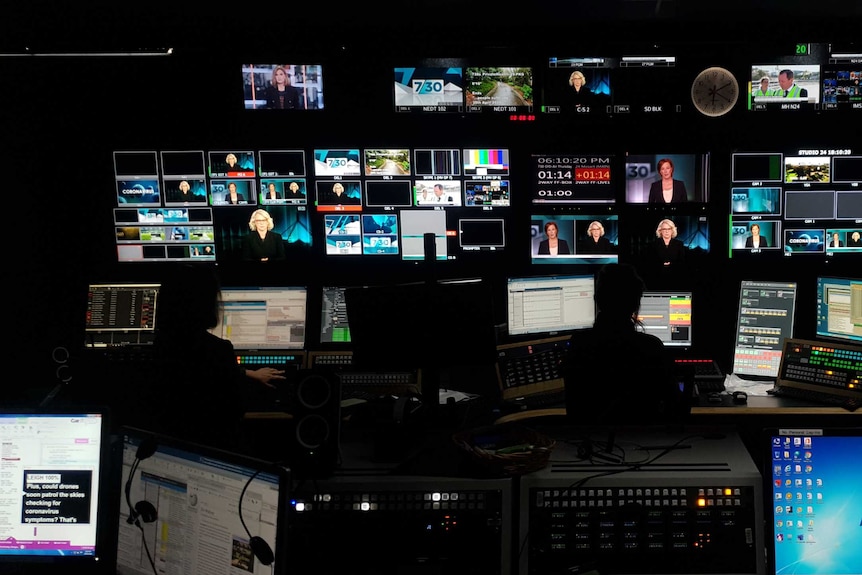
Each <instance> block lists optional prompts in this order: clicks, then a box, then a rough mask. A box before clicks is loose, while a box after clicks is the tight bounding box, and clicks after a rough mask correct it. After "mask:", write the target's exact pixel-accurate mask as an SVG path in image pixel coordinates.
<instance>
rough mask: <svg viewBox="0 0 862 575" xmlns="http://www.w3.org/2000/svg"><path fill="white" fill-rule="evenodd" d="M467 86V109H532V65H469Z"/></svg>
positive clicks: (495, 111) (499, 110)
mask: <svg viewBox="0 0 862 575" xmlns="http://www.w3.org/2000/svg"><path fill="white" fill-rule="evenodd" d="M464 87H465V93H464V102H465V104H466V106H467V107H466V110H467V112H492V113H500V112H504V113H507V114H525V113H531V112H532V111H533V69H532V68H531V67H529V66H509V67H506V66H492V67H481V68H479V67H468V68H465V69H464Z"/></svg>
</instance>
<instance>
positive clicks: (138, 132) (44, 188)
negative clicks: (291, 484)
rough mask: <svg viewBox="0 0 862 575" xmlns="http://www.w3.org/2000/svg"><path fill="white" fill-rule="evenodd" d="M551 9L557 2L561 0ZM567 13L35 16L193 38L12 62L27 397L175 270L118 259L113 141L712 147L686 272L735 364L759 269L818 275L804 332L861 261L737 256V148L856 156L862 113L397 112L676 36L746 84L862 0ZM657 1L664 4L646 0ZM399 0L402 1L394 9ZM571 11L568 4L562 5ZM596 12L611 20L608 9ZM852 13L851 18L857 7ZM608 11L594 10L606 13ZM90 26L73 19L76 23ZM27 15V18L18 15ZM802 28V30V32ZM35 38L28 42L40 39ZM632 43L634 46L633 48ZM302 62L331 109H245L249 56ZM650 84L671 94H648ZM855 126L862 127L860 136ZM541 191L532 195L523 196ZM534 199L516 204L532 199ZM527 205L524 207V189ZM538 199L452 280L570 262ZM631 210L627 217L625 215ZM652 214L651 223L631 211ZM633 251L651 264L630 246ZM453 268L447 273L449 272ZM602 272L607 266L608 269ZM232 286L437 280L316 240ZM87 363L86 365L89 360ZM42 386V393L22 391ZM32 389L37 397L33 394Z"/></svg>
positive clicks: (96, 40)
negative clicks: (142, 50)
mask: <svg viewBox="0 0 862 575" xmlns="http://www.w3.org/2000/svg"><path fill="white" fill-rule="evenodd" d="M548 4H551V3H548ZM589 4H591V3H583V4H575V5H572V6H569V7H568V8H567V9H560V8H558V7H553V6H545V5H544V4H542V3H539V4H536V5H533V6H530V7H526V6H525V7H522V8H521V9H519V10H516V11H515V12H514V13H511V14H508V13H507V14H503V13H500V14H491V15H489V14H487V13H482V12H480V11H479V10H478V9H477V8H464V9H462V8H461V7H459V6H456V5H454V4H453V5H452V6H447V4H446V3H443V4H442V5H441V4H437V5H436V8H431V7H426V8H423V7H422V6H421V5H420V6H417V7H416V9H418V10H420V12H419V13H417V14H413V15H411V16H410V17H408V16H406V15H399V16H398V17H397V18H396V17H395V15H394V14H391V13H388V14H385V15H380V14H375V13H373V12H376V11H377V10H374V11H368V10H369V9H367V8H362V9H360V8H359V7H358V6H357V7H356V10H355V11H353V12H349V13H346V12H344V11H339V13H338V18H337V21H336V22H332V19H331V18H323V17H322V16H321V15H320V14H317V13H315V12H313V11H312V10H310V9H301V10H299V11H297V12H294V13H285V14H280V13H279V14H264V13H260V14H257V13H256V14H252V15H249V16H248V21H245V20H244V18H245V15H246V13H245V12H243V15H242V17H240V18H239V22H238V21H237V19H236V18H230V17H229V16H230V15H229V14H201V13H197V12H194V13H191V12H190V13H184V12H176V11H171V10H170V9H165V10H164V11H161V12H160V11H159V10H157V9H153V10H147V11H144V10H143V9H140V10H138V9H133V8H126V9H124V10H122V9H120V8H117V7H109V6H98V5H97V4H94V5H92V6H90V7H89V9H82V10H80V11H79V12H77V13H76V14H75V15H64V14H58V13H51V14H44V16H45V19H40V18H39V15H38V14H37V13H36V12H35V11H34V12H33V13H27V14H22V15H21V16H20V17H19V19H18V20H17V23H18V24H20V25H19V26H17V27H13V31H12V33H11V34H9V35H7V36H6V37H5V42H6V43H8V48H6V49H7V50H8V51H10V52H15V53H22V52H26V51H27V49H29V50H30V51H38V50H45V51H55V52H60V51H78V50H82V51H87V50H91V51H92V50H99V51H103V50H114V49H130V48H138V47H153V46H162V47H164V46H174V47H175V51H174V55H173V56H171V57H167V58H147V57H84V56H73V57H60V56H53V57H25V56H21V57H11V58H3V59H2V61H0V63H2V64H3V68H4V69H3V74H2V77H3V79H2V90H0V97H2V106H1V107H0V120H2V125H3V126H4V130H5V134H4V135H3V137H2V140H3V142H4V144H5V145H4V149H6V150H7V154H6V158H7V161H8V162H9V164H8V170H7V171H6V172H5V173H6V174H7V176H9V177H10V178H9V180H7V181H11V183H9V185H8V188H7V189H6V190H5V192H6V194H7V198H9V202H8V203H7V204H6V206H7V210H8V211H7V221H9V222H11V230H10V229H9V228H8V227H7V237H8V238H9V239H10V241H9V242H7V253H8V254H9V255H11V256H12V258H11V260H9V263H8V264H7V273H6V277H7V278H10V279H11V281H10V286H9V287H10V288H11V297H10V300H11V302H12V304H11V305H10V307H11V308H13V310H14V311H13V316H12V317H13V326H14V327H13V329H12V331H13V333H15V334H16V337H15V338H14V342H13V344H12V347H11V349H10V352H11V356H12V357H13V358H14V359H15V360H17V361H19V362H22V363H23V364H25V365H28V366H33V370H34V371H33V375H34V377H33V380H34V381H33V382H30V383H28V384H27V389H30V390H31V389H33V388H35V389H38V390H39V391H37V392H33V393H36V395H38V394H39V393H41V390H43V389H46V388H50V387H51V386H53V385H54V383H56V375H55V371H56V368H57V363H56V362H55V361H54V360H53V359H52V352H53V351H54V349H55V348H56V347H58V346H60V347H66V348H69V349H70V350H71V351H72V358H71V359H70V362H71V363H72V364H74V361H75V354H76V352H77V350H78V343H79V341H80V340H82V329H83V305H84V299H83V298H84V293H85V289H86V285H87V283H88V282H90V281H112V280H151V279H152V280H158V279H159V277H161V276H162V274H165V273H170V266H169V265H159V264H141V265H139V264H118V263H117V262H116V252H115V248H114V243H113V236H112V234H113V230H112V227H113V226H112V221H111V213H112V212H111V208H112V207H113V205H114V204H113V201H114V191H113V185H114V184H113V173H112V156H111V154H112V151H114V150H147V149H155V150H164V149H176V150H181V149H204V150H208V149H224V148H246V149H255V150H257V149H305V150H307V151H310V150H311V149H313V148H315V147H330V148H332V147H339V146H347V147H358V148H365V147H378V146H379V147H394V146H405V147H415V146H422V147H433V146H440V147H457V148H469V147H472V146H476V147H486V146H489V147H506V148H508V149H509V150H510V155H511V156H510V157H511V162H512V178H511V180H512V188H513V190H528V189H529V188H530V186H531V183H532V182H531V180H530V178H531V176H530V173H531V167H530V163H529V161H530V160H529V158H530V154H533V153H544V152H548V153H553V152H571V153H580V152H584V153H592V152H599V153H611V154H615V155H617V156H618V157H621V156H622V154H624V153H625V152H626V151H637V150H643V151H645V152H650V151H655V150H662V149H672V150H678V151H682V152H686V151H691V152H709V153H710V155H711V158H712V165H711V181H710V187H711V190H712V196H711V200H710V204H709V205H708V206H707V207H706V208H705V210H706V213H708V214H709V215H710V217H711V218H712V227H711V234H712V237H711V242H712V245H713V246H714V248H713V250H712V251H711V252H710V254H709V255H708V256H707V257H704V258H701V259H699V260H697V261H696V262H695V263H694V264H693V265H692V267H691V269H690V270H689V272H688V273H687V275H686V278H685V282H686V283H687V284H688V285H690V286H692V287H693V289H695V291H696V293H697V297H698V299H699V300H700V301H701V302H709V303H708V304H706V303H699V304H698V306H699V308H698V309H700V310H703V311H702V313H704V314H705V315H707V316H709V321H708V322H707V324H708V325H709V326H710V331H711V333H710V336H709V338H706V339H701V342H706V343H707V345H704V347H705V348H707V349H709V350H711V351H709V353H711V354H712V355H713V356H715V357H716V358H717V359H719V360H720V361H722V362H723V363H727V362H729V359H730V345H731V341H732V337H733V334H732V324H733V316H735V306H736V298H737V295H738V282H739V280H740V279H743V278H745V279H761V278H762V279H766V278H770V279H782V280H796V281H798V282H799V284H800V303H801V306H800V309H799V316H798V324H797V325H798V330H797V331H798V333H801V334H805V335H810V334H811V333H813V320H814V317H813V310H812V309H811V307H810V306H811V305H812V302H813V290H814V286H813V278H814V277H816V275H818V274H821V273H829V274H834V275H844V276H853V277H858V276H859V275H860V273H859V267H860V266H859V261H858V258H856V261H847V260H846V259H844V260H837V259H833V260H832V261H827V260H826V259H825V258H810V259H808V260H803V258H796V257H794V258H781V257H770V258H768V259H767V258H761V259H756V258H751V257H749V258H733V259H731V258H729V257H728V253H727V250H726V249H725V248H723V246H726V245H728V240H727V230H726V229H724V228H725V226H723V225H722V222H723V221H726V218H727V215H728V206H729V197H728V194H729V188H730V186H729V164H730V154H731V153H732V152H733V151H735V150H752V149H764V150H772V149H775V148H782V147H784V146H794V145H798V146H800V147H833V148H834V147H843V148H853V149H854V151H856V152H858V151H859V149H858V148H859V145H858V133H859V132H860V131H862V130H860V129H859V128H862V111H859V113H857V114H856V115H847V114H844V115H834V114H833V115H828V114H821V113H811V114H800V115H797V116H792V115H783V114H765V115H753V114H752V113H750V112H747V111H746V110H744V109H743V106H742V105H741V104H740V105H737V107H736V109H735V110H734V111H732V112H731V113H730V114H728V115H727V116H724V117H721V118H706V117H703V116H700V115H699V114H697V113H696V112H694V111H693V110H692V109H690V107H689V109H687V110H684V111H683V112H682V113H680V114H674V115H662V116H660V117H652V118H632V117H624V116H620V115H617V116H612V117H601V118H594V119H588V120H585V119H582V118H560V117H554V116H549V115H542V114H538V113H537V114H536V118H535V120H534V121H530V122H511V121H509V120H508V118H506V117H500V116H491V115H487V114H485V115H482V116H480V117H474V116H468V115H461V114H448V115H445V116H438V115H434V116H428V115H421V114H407V115H403V114H401V115H398V114H395V113H394V112H393V111H392V95H391V84H392V79H391V78H392V73H391V70H392V67H393V66H403V65H408V66H409V65H414V64H415V62H416V60H417V59H419V58H427V57H433V58H453V57H456V58H468V59H471V60H474V61H479V60H485V61H493V62H495V63H497V64H499V65H522V64H523V65H532V66H534V67H535V69H536V70H537V71H541V70H542V69H543V66H544V63H545V62H546V61H547V57H548V56H549V55H559V54H561V53H565V54H583V55H590V54H591V53H592V54H601V53H602V52H607V51H611V50H614V51H619V50H620V49H628V50H631V51H636V50H637V48H638V47H639V46H642V47H644V48H645V49H646V48H647V47H653V46H655V45H659V46H662V47H667V48H668V49H669V50H672V51H673V52H674V53H676V54H677V55H678V58H679V66H678V72H679V75H680V85H681V86H686V85H688V84H689V83H690V80H691V79H693V77H694V76H695V74H696V73H697V72H698V71H699V70H700V69H702V68H704V67H707V66H711V65H721V66H724V67H727V68H729V69H731V70H732V71H734V72H735V73H736V74H737V76H738V77H739V78H741V79H746V78H747V76H748V70H749V68H750V65H751V63H752V59H753V58H754V56H755V55H756V54H757V51H758V50H765V51H766V52H767V53H769V54H770V55H772V54H774V53H775V52H776V51H779V52H782V51H784V50H786V49H790V47H791V46H792V44H793V43H794V42H797V41H807V42H829V41H846V40H852V39H856V37H857V36H858V30H859V26H858V25H859V23H860V18H859V11H858V8H857V9H856V10H855V11H854V9H853V8H850V10H851V11H850V12H849V13H848V12H846V10H847V8H846V7H839V6H835V7H832V6H831V4H830V3H825V4H824V6H823V7H822V12H820V13H814V14H812V13H811V11H810V10H806V11H805V16H804V17H803V16H801V12H800V15H797V14H796V13H793V12H791V11H790V10H791V8H788V7H787V6H786V3H785V5H784V7H783V8H777V10H778V11H776V12H773V13H768V12H767V11H765V10H764V11H763V12H754V13H753V12H746V11H743V10H742V8H743V7H742V6H740V7H739V8H740V9H739V10H735V11H731V10H729V9H728V10H724V11H719V12H715V13H707V12H706V11H701V10H696V9H694V8H692V7H691V6H689V5H687V4H686V5H683V4H681V3H680V4H674V3H670V2H667V3H665V5H664V8H662V6H661V3H657V4H656V5H651V4H650V6H652V7H653V8H654V10H653V11H652V12H647V13H641V12H635V8H634V7H635V5H636V4H638V3H634V2H620V3H609V4H605V3H603V5H605V6H606V7H605V9H603V10H599V11H596V9H595V8H594V7H592V6H590V5H589ZM647 4H649V3H647ZM379 10H383V11H391V10H393V9H392V8H382V7H381V8H379ZM561 10H562V11H561ZM590 10H592V12H590ZM842 11H843V12H842ZM589 16H592V19H591V18H590V17H589ZM64 17H68V18H72V21H71V22H70V23H69V22H67V24H69V25H64V21H63V18H64ZM13 20H14V17H13ZM800 37H801V38H800ZM22 46H23V47H25V48H22ZM621 47H625V48H621ZM282 59H288V60H293V61H302V60H307V61H314V62H319V63H322V64H323V65H324V67H325V82H326V84H325V86H324V92H325V96H326V108H325V110H323V111H321V112H319V113H303V114H297V115H291V116H285V117H274V116H272V115H270V114H260V115H254V114H249V113H247V112H245V111H243V110H241V106H240V104H239V92H238V89H239V88H238V85H237V82H238V68H239V65H240V64H241V63H243V62H249V61H271V60H282ZM643 89H644V90H650V89H652V87H651V86H644V87H643ZM854 127H855V128H854ZM522 198H523V196H522ZM513 201H515V200H513ZM522 201H523V200H522ZM530 209H531V208H530V206H529V205H528V204H527V203H520V204H519V203H517V202H516V204H515V205H513V207H512V213H513V216H512V218H513V221H514V222H515V225H513V226H511V237H510V241H511V249H507V250H506V252H505V253H504V254H498V255H495V256H493V257H492V256H483V257H484V258H485V259H481V258H479V259H470V258H465V259H464V260H463V261H462V262H455V263H452V264H451V265H450V264H446V266H448V267H445V268H443V269H442V273H444V274H446V275H450V276H452V277H457V276H459V275H476V274H477V273H478V274H481V275H485V276H487V277H491V278H496V279H501V278H503V277H505V276H506V275H511V274H518V273H546V272H554V271H570V270H566V269H565V268H559V269H556V268H554V267H553V266H541V268H537V267H531V266H530V265H529V258H528V250H529V248H528V245H529V239H528V237H527V236H526V233H527V228H528V225H527V224H526V222H527V221H528V220H529V211H530ZM621 209H624V208H621ZM631 217H634V216H631ZM623 259H631V260H633V261H634V263H636V264H637V263H639V262H637V261H636V259H637V258H635V257H631V258H629V257H627V256H626V255H623ZM437 269H438V270H440V269H441V268H439V267H438V268H437ZM590 271H593V270H590ZM219 272H220V274H221V275H222V277H223V281H224V282H225V283H235V284H236V283H243V284H247V283H249V282H256V281H259V282H261V283H295V282H300V283H307V284H312V285H315V284H316V285H319V284H320V283H322V282H328V281H332V282H346V283H367V282H377V281H382V280H385V281H400V280H407V279H415V278H417V277H422V275H423V273H424V270H423V269H422V268H421V266H417V265H415V264H405V263H403V262H398V263H396V264H395V265H392V263H391V262H388V263H378V262H374V263H369V262H367V261H364V260H363V261H359V260H358V259H357V260H349V259H345V260H332V259H327V258H325V257H323V255H322V252H318V251H313V252H312V253H311V254H310V255H309V257H307V258H303V259H302V260H301V261H291V262H288V263H287V264H286V265H284V266H281V267H279V268H277V269H276V268H270V269H267V270H266V271H265V272H261V271H260V270H259V269H250V268H248V267H245V266H227V267H226V266H221V267H220V269H219ZM73 373H74V370H73ZM22 389H23V388H22ZM21 393H31V391H25V392H21Z"/></svg>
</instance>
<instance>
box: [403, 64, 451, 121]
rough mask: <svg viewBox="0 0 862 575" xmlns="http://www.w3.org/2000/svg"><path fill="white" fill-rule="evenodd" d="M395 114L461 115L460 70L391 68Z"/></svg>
mask: <svg viewBox="0 0 862 575" xmlns="http://www.w3.org/2000/svg"><path fill="white" fill-rule="evenodd" d="M394 97H395V111H396V112H463V111H464V78H463V69H462V68H460V67H452V68H395V85H394Z"/></svg>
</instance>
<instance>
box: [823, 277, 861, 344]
mask: <svg viewBox="0 0 862 575" xmlns="http://www.w3.org/2000/svg"><path fill="white" fill-rule="evenodd" d="M817 337H818V338H824V339H831V340H841V341H848V342H862V280H860V279H848V278H836V277H825V276H819V277H818V278H817Z"/></svg>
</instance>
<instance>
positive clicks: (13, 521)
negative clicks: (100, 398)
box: [0, 406, 116, 573]
mask: <svg viewBox="0 0 862 575" xmlns="http://www.w3.org/2000/svg"><path fill="white" fill-rule="evenodd" d="M107 415H108V412H107V411H106V409H104V408H88V407H80V406H79V407H75V408H72V409H60V408H55V407H45V408H37V409H16V408H0V445H2V446H3V453H2V468H3V472H2V473H0V493H2V496H0V565H2V564H4V563H5V564H14V565H16V569H19V570H21V572H29V571H28V568H29V567H32V568H33V569H40V568H42V567H44V568H45V569H49V568H50V570H51V571H50V572H56V573H97V572H99V571H98V568H99V566H100V565H102V564H104V562H105V559H106V557H108V556H110V550H109V549H108V548H107V541H108V540H109V539H110V538H106V534H108V533H111V532H112V531H113V529H112V528H106V525H108V521H109V518H108V517H107V516H106V515H105V511H106V509H107V508H109V507H110V505H108V503H107V502H108V497H113V494H114V493H116V489H115V488H113V486H111V487H108V485H109V483H110V481H109V478H110V473H109V470H110V467H111V466H110V461H109V457H110V446H109V444H110V437H111V435H110V424H109V421H108V417H107ZM36 564H40V565H39V566H37V565H36ZM0 570H2V569H0ZM16 572H17V571H16ZM34 572H36V571H34ZM38 572H48V571H47V570H45V571H38Z"/></svg>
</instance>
